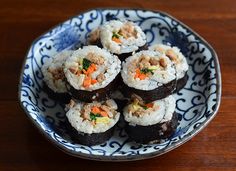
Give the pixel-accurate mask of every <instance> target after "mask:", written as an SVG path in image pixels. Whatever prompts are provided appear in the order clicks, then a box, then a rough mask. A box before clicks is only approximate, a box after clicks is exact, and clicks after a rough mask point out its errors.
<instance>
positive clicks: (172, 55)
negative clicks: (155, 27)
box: [149, 44, 189, 91]
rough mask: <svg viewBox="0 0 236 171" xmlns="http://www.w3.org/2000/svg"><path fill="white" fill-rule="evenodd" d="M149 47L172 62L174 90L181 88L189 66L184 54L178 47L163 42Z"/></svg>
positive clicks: (186, 78) (186, 77)
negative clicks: (175, 83)
mask: <svg viewBox="0 0 236 171" xmlns="http://www.w3.org/2000/svg"><path fill="white" fill-rule="evenodd" d="M149 49H150V50H154V51H158V52H160V53H162V54H164V55H166V56H167V57H168V58H169V59H170V60H171V61H172V62H173V63H174V65H175V67H176V76H177V85H176V91H179V90H180V89H182V88H183V87H184V86H185V85H186V83H187V81H188V75H187V71H188V68H189V66H188V63H187V60H186V58H185V56H184V55H183V54H182V53H181V52H180V49H179V48H177V47H171V46H168V45H163V44H156V45H152V46H150V47H149Z"/></svg>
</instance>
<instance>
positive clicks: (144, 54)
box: [121, 50, 176, 102]
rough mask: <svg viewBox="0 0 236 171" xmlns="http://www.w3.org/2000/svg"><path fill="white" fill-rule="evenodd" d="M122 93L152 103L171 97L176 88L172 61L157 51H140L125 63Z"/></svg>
mask: <svg viewBox="0 0 236 171" xmlns="http://www.w3.org/2000/svg"><path fill="white" fill-rule="evenodd" d="M122 66H123V69H122V71H121V76H122V79H123V82H124V83H125V86H124V88H123V89H122V92H123V94H124V95H126V96H127V97H130V96H131V95H132V94H136V95H138V96H140V97H141V98H142V99H143V100H144V101H146V102H152V101H155V100H158V99H162V98H165V97H167V96H168V95H170V94H171V93H172V92H173V91H174V90H175V86H176V70H175V68H174V66H173V64H172V62H171V60H170V59H169V58H168V57H166V56H165V55H162V54H160V53H159V52H155V51H148V50H146V51H140V52H138V53H136V54H134V55H133V56H131V57H129V58H127V59H126V60H125V62H123V65H122Z"/></svg>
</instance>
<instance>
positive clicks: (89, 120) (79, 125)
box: [66, 99, 119, 134]
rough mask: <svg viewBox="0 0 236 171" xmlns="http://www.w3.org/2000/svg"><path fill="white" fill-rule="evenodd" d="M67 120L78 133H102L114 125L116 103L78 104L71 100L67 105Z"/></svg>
mask: <svg viewBox="0 0 236 171" xmlns="http://www.w3.org/2000/svg"><path fill="white" fill-rule="evenodd" d="M67 108H68V109H69V111H68V112H67V114H66V115H67V118H68V120H69V122H70V123H71V125H72V126H73V127H74V128H75V129H76V130H77V131H79V132H83V133H89V134H91V133H96V132H103V131H106V130H108V129H109V128H111V127H112V126H114V125H115V124H116V122H117V121H118V119H119V113H118V112H117V111H116V110H117V105H116V103H115V102H114V101H113V100H111V99H109V100H106V101H102V102H97V101H94V102H92V103H81V102H80V103H78V104H76V103H75V102H74V101H73V100H72V101H71V102H70V104H68V105H67Z"/></svg>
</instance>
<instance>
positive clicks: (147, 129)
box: [123, 95, 178, 144]
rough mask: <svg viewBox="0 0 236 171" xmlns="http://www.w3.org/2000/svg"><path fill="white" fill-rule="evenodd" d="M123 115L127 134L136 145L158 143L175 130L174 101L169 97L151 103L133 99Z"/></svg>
mask: <svg viewBox="0 0 236 171" xmlns="http://www.w3.org/2000/svg"><path fill="white" fill-rule="evenodd" d="M123 114H124V119H125V121H126V122H127V124H126V127H125V130H126V132H127V134H128V135H129V137H130V139H131V140H134V141H135V142H138V143H143V144H145V143H155V142H160V140H161V139H166V138H168V137H170V136H171V135H172V134H173V133H174V132H175V130H176V128H177V123H178V117H177V114H176V113H175V99H174V97H173V96H171V95H170V96H168V97H166V98H164V99H161V100H156V101H153V102H151V103H144V102H143V101H142V100H141V99H139V98H138V97H133V98H132V102H131V103H130V104H129V105H127V106H126V107H125V108H124V110H123Z"/></svg>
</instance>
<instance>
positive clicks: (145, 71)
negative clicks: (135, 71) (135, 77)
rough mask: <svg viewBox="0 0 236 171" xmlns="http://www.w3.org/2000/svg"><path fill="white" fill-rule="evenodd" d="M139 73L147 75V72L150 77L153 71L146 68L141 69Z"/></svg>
mask: <svg viewBox="0 0 236 171" xmlns="http://www.w3.org/2000/svg"><path fill="white" fill-rule="evenodd" d="M140 71H141V73H143V74H147V73H149V72H150V73H151V74H152V75H153V74H154V72H153V70H152V69H148V68H143V69H141V70H140Z"/></svg>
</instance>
